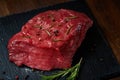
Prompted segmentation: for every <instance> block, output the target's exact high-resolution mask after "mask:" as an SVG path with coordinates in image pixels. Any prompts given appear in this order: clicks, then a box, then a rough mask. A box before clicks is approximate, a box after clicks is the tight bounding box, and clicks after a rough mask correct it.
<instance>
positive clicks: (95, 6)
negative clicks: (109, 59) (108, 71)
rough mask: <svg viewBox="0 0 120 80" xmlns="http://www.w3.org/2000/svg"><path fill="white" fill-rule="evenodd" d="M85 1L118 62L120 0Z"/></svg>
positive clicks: (119, 59) (119, 53) (119, 51)
mask: <svg viewBox="0 0 120 80" xmlns="http://www.w3.org/2000/svg"><path fill="white" fill-rule="evenodd" d="M87 3H88V5H89V7H90V9H91V10H92V13H93V14H94V16H95V17H96V19H97V21H98V24H99V25H100V26H101V28H102V30H103V32H104V34H105V37H107V40H108V42H109V44H110V46H111V48H112V50H113V53H114V55H115V56H116V58H117V60H118V62H119V63H120V0H87ZM111 80H120V77H118V78H115V79H111Z"/></svg>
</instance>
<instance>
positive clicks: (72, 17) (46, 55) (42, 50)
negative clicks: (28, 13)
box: [8, 9, 93, 71]
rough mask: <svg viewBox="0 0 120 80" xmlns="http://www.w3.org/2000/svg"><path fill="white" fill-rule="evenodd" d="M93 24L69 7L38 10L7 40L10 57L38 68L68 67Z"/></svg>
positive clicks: (14, 60)
mask: <svg viewBox="0 0 120 80" xmlns="http://www.w3.org/2000/svg"><path fill="white" fill-rule="evenodd" d="M92 23H93V22H92V20H90V19H89V18H88V17H87V16H86V15H85V14H84V13H79V12H76V11H72V10H66V9H60V10H49V11H46V12H43V13H39V14H38V15H36V16H35V17H33V18H32V19H30V20H29V21H28V22H27V23H26V24H25V25H23V26H22V29H21V31H20V32H18V33H17V34H15V35H14V36H13V37H12V38H11V39H10V40H9V42H8V51H9V60H10V61H12V62H14V63H15V64H16V65H18V66H21V65H26V66H28V67H31V68H35V69H39V70H48V71H49V70H51V69H66V68H70V67H71V63H72V57H73V56H74V54H75V51H76V50H77V48H78V47H79V46H80V44H81V42H82V41H83V39H84V38H85V34H86V32H87V30H88V29H89V28H90V27H91V26H92Z"/></svg>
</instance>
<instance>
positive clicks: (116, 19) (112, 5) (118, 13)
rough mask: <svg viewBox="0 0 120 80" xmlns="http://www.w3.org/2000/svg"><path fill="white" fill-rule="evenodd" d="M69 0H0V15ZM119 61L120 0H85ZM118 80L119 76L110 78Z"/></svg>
mask: <svg viewBox="0 0 120 80" xmlns="http://www.w3.org/2000/svg"><path fill="white" fill-rule="evenodd" d="M67 1H69V0H57V1H54V0H44V1H43V0H0V17H1V16H6V15H10V14H14V13H21V12H24V11H28V10H32V9H36V8H40V7H44V6H48V5H53V4H57V3H62V2H67ZM86 1H87V3H88V5H89V7H90V9H91V10H92V13H93V14H94V16H95V18H96V19H97V21H98V24H99V25H100V26H101V28H102V30H103V33H104V34H105V36H106V38H107V40H108V42H109V44H110V46H111V48H112V50H113V52H114V55H115V56H116V58H117V60H118V62H119V63H120V0H86ZM110 80H120V77H118V78H114V79H110Z"/></svg>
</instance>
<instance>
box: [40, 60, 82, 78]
mask: <svg viewBox="0 0 120 80" xmlns="http://www.w3.org/2000/svg"><path fill="white" fill-rule="evenodd" d="M81 62H82V58H81V59H80V61H79V63H77V64H76V65H75V66H73V67H71V68H69V69H65V70H64V71H60V72H58V73H55V74H53V75H48V76H47V75H41V77H42V80H54V79H56V80H57V79H58V78H60V77H64V76H66V75H69V74H70V75H69V76H68V77H67V78H66V80H76V77H77V75H78V72H79V68H80V64H81Z"/></svg>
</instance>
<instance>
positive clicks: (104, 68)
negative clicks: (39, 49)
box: [0, 0, 120, 80]
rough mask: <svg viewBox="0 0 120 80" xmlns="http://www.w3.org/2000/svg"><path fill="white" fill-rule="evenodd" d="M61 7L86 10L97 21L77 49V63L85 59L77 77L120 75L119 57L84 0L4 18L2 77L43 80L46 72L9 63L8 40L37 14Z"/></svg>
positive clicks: (91, 79)
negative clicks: (114, 53) (41, 76)
mask: <svg viewBox="0 0 120 80" xmlns="http://www.w3.org/2000/svg"><path fill="white" fill-rule="evenodd" d="M61 8H65V9H72V10H75V11H79V12H84V13H86V14H87V15H88V16H89V17H90V18H91V19H92V20H93V21H94V24H93V27H92V28H91V29H89V31H88V32H87V35H86V38H85V40H84V41H83V43H82V45H81V47H80V48H79V49H78V50H77V52H76V54H75V56H74V59H73V65H74V64H76V63H77V62H78V61H79V59H80V57H81V56H82V57H83V58H84V59H83V63H82V67H81V69H80V73H79V75H78V78H77V80H103V79H108V78H112V77H115V76H118V75H119V74H120V65H119V64H118V62H117V60H116V59H115V57H114V55H113V53H112V50H111V48H110V47H109V44H108V43H107V41H106V39H105V37H104V36H103V33H102V32H101V30H100V28H99V25H98V24H97V22H96V20H95V18H94V17H93V15H92V13H91V11H90V9H89V8H88V6H87V5H86V3H85V2H84V0H81V1H71V2H67V3H63V4H57V5H54V6H49V7H45V8H41V9H36V10H32V11H29V12H24V13H20V14H14V15H11V16H6V17H1V18H0V80H2V79H3V80H15V77H16V76H19V80H25V78H26V76H27V79H26V80H41V78H40V74H43V72H42V71H39V70H35V71H32V69H30V68H28V67H26V66H23V67H17V66H16V65H15V64H14V63H11V62H9V60H8V51H7V42H8V40H9V39H10V37H12V36H13V35H14V34H15V33H17V32H18V31H20V29H21V26H22V25H23V24H25V23H26V22H27V20H29V19H30V18H32V17H33V16H34V15H36V14H38V13H39V12H43V11H46V10H50V9H61ZM54 71H56V70H53V71H50V72H44V74H51V73H52V72H54ZM28 75H29V76H28ZM60 80H65V79H60Z"/></svg>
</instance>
